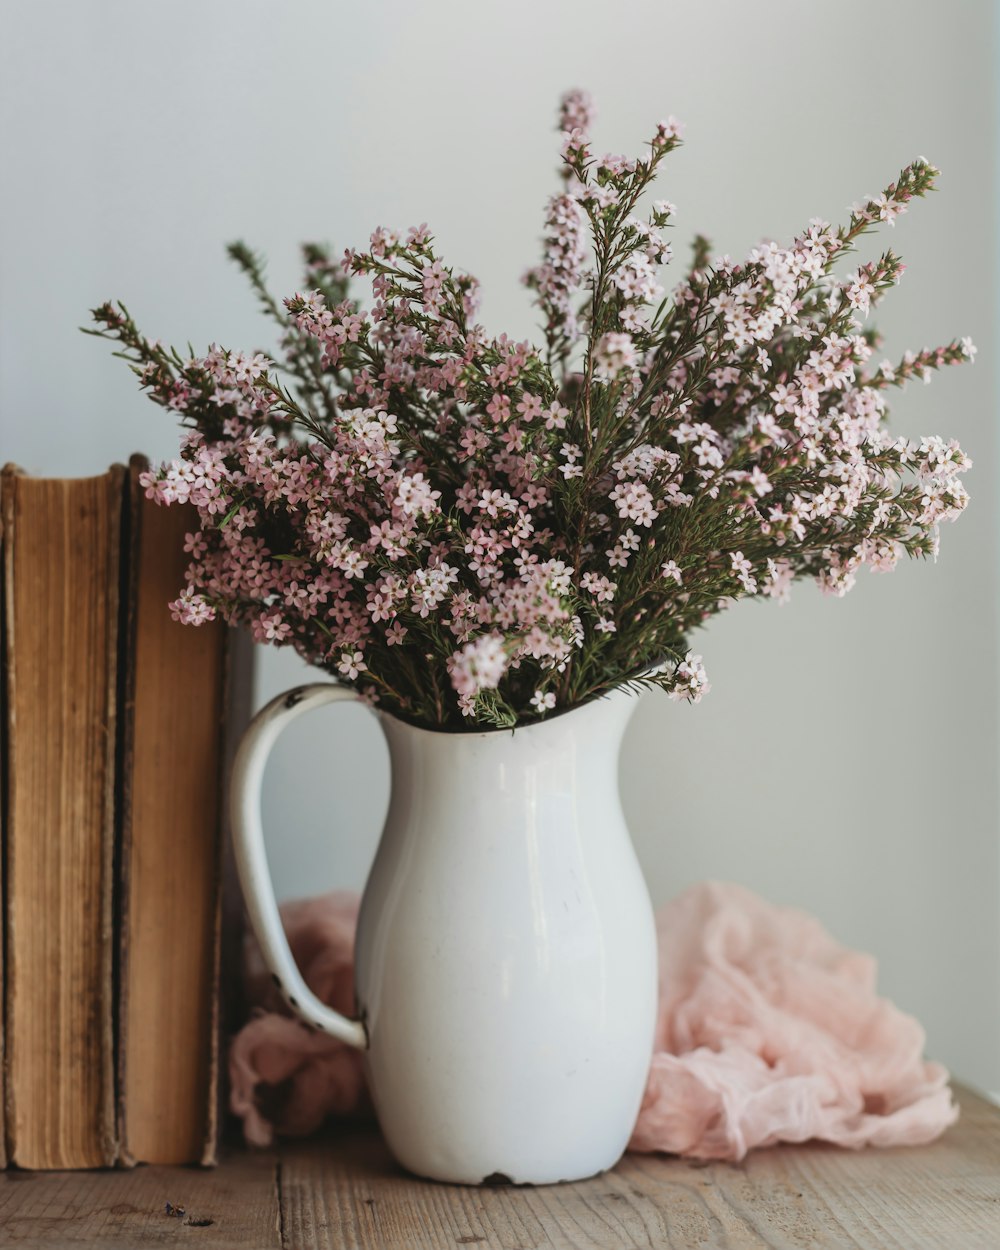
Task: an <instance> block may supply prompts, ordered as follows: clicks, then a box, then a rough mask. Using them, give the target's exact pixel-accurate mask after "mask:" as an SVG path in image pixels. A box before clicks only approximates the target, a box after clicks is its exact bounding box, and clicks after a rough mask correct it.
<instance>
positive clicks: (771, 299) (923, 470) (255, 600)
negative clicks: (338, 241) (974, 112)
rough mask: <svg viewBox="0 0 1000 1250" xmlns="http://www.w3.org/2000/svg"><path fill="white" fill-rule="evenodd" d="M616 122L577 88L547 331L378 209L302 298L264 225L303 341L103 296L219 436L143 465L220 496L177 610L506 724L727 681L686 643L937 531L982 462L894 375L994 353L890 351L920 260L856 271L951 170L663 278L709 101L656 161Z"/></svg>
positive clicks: (389, 700)
mask: <svg viewBox="0 0 1000 1250" xmlns="http://www.w3.org/2000/svg"><path fill="white" fill-rule="evenodd" d="M591 117H592V106H591V103H590V101H589V98H588V97H586V96H585V95H584V94H583V93H571V94H570V95H569V96H567V97H566V99H565V100H564V102H563V106H562V111H561V128H562V132H563V187H562V190H561V192H560V193H559V194H558V195H556V196H555V197H554V198H553V199H552V200H550V202H549V205H548V208H547V211H546V218H545V227H544V255H543V259H542V263H541V264H540V265H539V266H538V267H537V268H535V269H532V270H531V271H529V273H528V274H527V275H526V279H525V280H526V283H527V285H528V286H529V288H531V290H532V291H533V292H534V297H535V300H536V302H537V305H538V308H539V310H540V312H541V315H542V318H543V331H544V346H543V347H542V348H536V347H534V346H532V345H531V344H530V343H527V342H521V341H515V340H513V339H511V338H509V337H508V336H506V335H503V334H501V335H498V336H494V335H491V334H489V333H487V331H486V330H485V329H484V328H483V327H482V326H481V325H479V324H478V323H476V322H475V320H474V318H475V315H476V306H477V300H478V284H477V283H476V281H475V279H473V278H472V277H470V276H469V275H467V274H464V273H460V272H458V271H455V270H453V269H451V268H449V267H448V266H446V265H445V264H444V262H443V261H442V260H441V259H440V258H439V257H438V255H437V254H436V252H435V251H434V246H433V239H432V237H431V235H430V232H429V230H428V228H427V227H426V226H425V225H421V226H417V227H414V228H413V229H411V230H410V231H409V232H408V233H406V234H405V235H398V234H396V233H394V232H392V231H390V230H387V229H383V228H379V229H377V230H376V231H375V232H374V233H373V234H372V236H371V239H370V243H369V247H368V249H367V250H364V251H353V250H352V251H348V252H347V253H346V254H345V256H344V258H343V261H342V263H341V264H340V265H339V266H338V265H336V264H335V263H334V262H333V261H332V259H331V258H330V257H329V256H328V255H327V254H326V253H325V251H324V250H323V249H321V248H318V247H316V246H315V245H309V246H308V247H307V248H306V262H307V264H306V277H307V281H306V288H305V290H304V291H303V292H302V293H299V294H296V295H294V296H292V297H291V298H289V299H287V300H285V301H284V304H283V305H282V304H279V303H278V302H277V301H275V300H273V299H272V298H271V297H270V295H269V294H268V293H267V290H266V287H265V285H264V281H263V275H262V269H261V267H260V263H259V261H257V259H256V258H255V257H253V255H252V254H251V253H250V252H249V251H248V250H247V249H246V248H244V247H243V245H241V244H236V245H233V247H232V248H231V249H230V250H231V254H232V255H233V257H234V259H236V261H237V263H239V264H240V266H241V267H242V268H243V269H244V271H245V272H246V273H247V275H248V277H249V278H250V281H251V283H252V285H253V287H254V289H255V291H256V292H257V294H258V296H259V298H260V299H261V302H262V304H263V305H264V307H265V309H266V310H267V311H268V312H269V313H270V314H271V315H272V316H273V317H274V319H275V320H276V321H277V322H278V323H279V325H280V327H281V352H280V360H279V362H278V363H277V364H275V363H272V362H271V361H270V360H268V359H266V358H265V357H263V356H262V355H260V354H243V353H239V352H231V351H226V350H223V349H222V348H219V347H212V348H210V349H209V351H208V352H207V353H206V354H205V355H204V356H198V357H194V358H189V357H187V356H182V355H180V354H179V353H177V352H175V351H171V350H167V349H165V348H163V347H162V346H160V345H159V344H157V343H153V342H151V341H149V340H148V339H146V338H144V337H143V336H142V335H141V334H140V333H139V331H138V330H137V329H136V327H135V324H134V322H133V321H132V319H131V317H130V316H129V315H128V313H127V312H126V311H125V310H124V308H122V307H121V306H120V305H113V304H107V305H104V306H103V307H102V308H100V309H97V310H95V319H96V321H97V323H98V325H99V327H100V328H99V330H98V331H97V332H98V333H101V334H104V335H105V336H107V337H110V338H113V339H115V340H116V341H118V343H119V344H120V345H121V347H122V348H123V351H124V354H125V355H126V357H127V358H128V359H130V360H131V361H132V363H133V366H134V367H135V369H136V371H137V372H138V374H139V376H140V380H141V382H142V384H143V385H144V387H145V388H146V389H147V390H148V392H149V394H150V396H151V397H152V398H153V399H154V400H155V401H156V402H157V403H159V404H161V405H162V406H164V407H166V408H168V409H170V410H172V411H173V412H175V413H177V414H179V416H180V419H181V420H182V422H183V423H184V424H185V425H187V426H188V427H189V429H188V433H187V434H186V435H185V438H184V441H183V444H182V448H181V453H180V456H179V458H178V459H177V460H175V461H172V462H171V463H169V464H167V465H163V466H162V467H161V468H159V469H158V470H156V471H155V472H152V473H150V474H149V476H148V478H147V480H146V483H145V485H146V489H147V492H148V494H149V495H150V496H152V497H153V498H155V499H157V500H158V501H159V502H161V503H164V504H174V503H189V504H192V505H193V506H194V508H195V509H196V510H197V514H198V517H199V519H200V523H199V528H198V529H197V530H196V531H195V532H193V533H192V534H191V535H189V539H188V551H189V553H190V556H191V563H190V567H189V569H188V574H187V587H186V589H184V590H183V591H182V593H181V594H180V595H179V597H178V599H177V600H176V602H175V603H174V605H173V609H174V612H175V615H176V616H177V617H178V619H180V620H182V621H184V622H186V623H189V624H193V625H197V624H200V623H202V622H203V621H206V620H211V619H212V618H213V617H215V616H221V617H223V618H224V619H225V620H227V621H230V622H245V623H247V624H248V625H249V627H250V628H251V630H252V631H253V635H254V637H255V638H256V639H257V640H259V641H262V642H272V643H275V644H279V645H289V646H292V647H294V648H295V649H296V650H297V651H298V652H299V653H300V654H301V655H302V656H304V657H305V658H306V659H307V660H308V661H310V662H311V663H314V664H316V665H318V666H320V667H323V668H325V669H326V670H327V671H328V672H330V673H332V674H334V675H335V676H336V677H337V678H338V679H339V680H342V681H345V682H349V683H353V684H355V685H357V686H358V687H359V689H361V690H362V691H363V692H364V693H365V695H366V697H368V698H370V699H372V700H378V701H380V702H381V704H382V705H383V706H385V707H386V708H387V709H388V710H390V711H392V712H394V713H396V714H398V715H400V716H403V717H406V718H409V719H411V720H413V721H415V722H416V723H420V724H424V725H428V726H431V727H435V728H464V727H482V726H484V725H486V726H504V725H512V724H516V723H518V722H520V721H524V720H530V719H533V718H536V717H541V716H545V715H547V714H549V713H550V712H552V711H553V710H554V709H562V708H566V707H572V706H574V705H576V704H578V703H582V702H585V701H586V700H588V699H591V698H594V697H596V696H598V695H600V694H602V693H604V692H606V691H607V690H609V689H611V688H612V687H613V686H615V685H616V684H619V683H621V682H623V681H626V680H637V681H641V682H645V683H648V684H656V685H660V686H663V687H664V688H666V689H667V690H668V691H669V693H670V694H671V696H672V697H673V698H676V699H684V700H688V701H691V702H698V700H699V699H700V698H701V697H702V696H703V695H704V694H705V693H707V691H708V689H709V686H708V681H707V678H706V675H705V670H704V668H703V666H702V662H701V657H700V656H697V655H694V654H692V653H691V652H690V650H689V643H688V638H689V635H690V633H691V631H692V630H693V629H694V628H696V627H697V626H698V625H700V624H702V623H703V622H704V621H705V620H706V619H707V618H708V617H709V616H711V615H712V614H714V613H715V612H718V611H719V610H721V609H722V608H724V607H726V606H728V605H729V604H730V603H732V602H733V601H735V600H736V599H738V598H743V597H747V596H754V595H763V596H766V597H770V598H774V599H777V600H778V601H779V602H783V601H785V600H786V599H787V597H788V593H789V588H790V585H791V583H792V581H794V580H795V579H796V578H798V577H802V576H810V577H812V578H814V579H815V580H816V581H817V582H818V583H819V584H820V586H822V588H823V589H824V590H825V591H827V592H829V593H831V594H836V595H842V594H844V593H846V591H847V590H849V589H850V587H851V585H852V584H853V582H854V579H855V577H856V574H857V571H858V570H859V569H860V568H861V567H862V566H864V565H867V566H868V567H869V568H871V569H872V570H873V571H876V572H883V571H887V570H889V569H891V568H892V567H893V566H894V565H895V563H896V561H897V560H898V558H899V556H900V555H901V554H903V553H907V554H910V555H914V554H920V555H928V554H931V555H935V554H936V552H937V542H938V539H937V529H938V526H939V524H940V523H941V522H942V521H945V520H950V519H952V518H953V517H955V516H956V515H957V514H958V513H959V512H960V511H961V510H962V508H963V507H964V506H965V503H966V498H967V496H966V493H965V490H964V488H963V487H962V485H961V483H960V481H959V477H960V475H961V474H962V473H963V472H964V471H965V469H966V468H967V467H968V465H969V461H968V458H967V457H966V456H965V455H964V454H963V452H962V451H961V449H960V448H959V447H958V446H957V445H956V444H955V443H954V442H945V441H943V440H942V439H939V438H925V439H922V440H919V441H916V442H914V441H908V440H906V439H903V438H896V437H891V436H890V435H889V434H888V433H887V432H886V429H885V418H886V412H887V405H886V395H887V392H888V389H889V388H893V387H894V388H898V387H901V386H902V385H904V384H905V383H906V382H907V381H909V380H910V379H911V378H914V377H917V378H922V379H925V380H926V379H927V378H928V377H929V376H930V373H931V371H932V370H934V369H937V368H940V367H942V366H944V365H950V364H955V363H958V362H959V361H961V360H965V359H971V358H972V356H973V354H974V352H975V348H974V347H973V346H972V344H971V343H970V342H969V341H968V340H967V339H963V340H959V341H955V342H953V343H951V344H949V345H948V346H946V347H942V348H937V349H928V350H925V351H924V352H921V353H907V355H906V356H904V357H903V359H902V361H901V362H900V363H899V364H897V365H893V364H891V363H890V362H888V361H883V362H882V363H881V364H880V365H878V366H877V367H875V368H872V365H871V361H872V358H873V354H874V352H875V349H876V347H877V346H878V338H877V335H876V334H875V332H874V331H873V330H872V329H871V328H870V327H868V325H867V322H866V319H867V317H868V315H869V312H870V310H871V309H872V308H873V307H874V306H876V305H877V304H878V302H879V301H880V299H881V298H882V297H883V295H884V294H885V292H886V291H887V290H889V289H890V288H891V287H893V286H894V285H895V284H896V283H897V282H898V281H899V279H900V276H901V274H902V271H903V266H902V264H901V262H900V261H899V259H898V257H896V256H895V255H894V253H892V252H891V251H887V252H886V253H885V254H884V255H883V256H882V257H880V258H879V259H878V260H876V261H873V262H870V263H867V264H862V265H857V266H855V268H854V270H853V272H849V273H846V274H844V275H841V276H838V275H836V274H835V273H834V267H835V265H837V264H838V263H839V262H840V261H841V260H842V258H843V257H845V256H846V254H848V253H849V252H850V251H851V250H852V247H853V244H854V241H855V239H856V238H857V237H858V236H860V235H862V234H864V233H866V232H867V231H868V230H870V229H872V228H873V227H874V226H875V225H876V224H878V223H879V222H888V223H889V224H891V223H892V221H893V219H894V218H895V217H896V216H897V215H898V214H899V213H900V212H903V211H905V208H906V206H907V205H908V203H909V202H910V201H911V200H912V199H913V198H914V197H917V196H920V195H923V194H925V193H926V191H927V190H929V189H930V188H931V186H932V185H933V181H934V177H935V175H936V171H935V170H934V169H933V167H932V166H930V165H929V164H928V163H927V162H925V161H917V162H915V163H914V164H913V165H911V166H908V167H907V169H905V170H904V171H903V172H902V174H901V175H900V177H899V179H898V180H897V181H896V182H894V183H892V184H890V186H889V187H888V188H887V189H886V191H885V193H884V194H883V195H881V196H879V197H867V198H866V199H865V200H864V201H863V202H862V203H861V204H859V205H855V206H854V208H853V209H852V210H851V218H850V222H849V224H848V225H847V226H844V227H840V228H834V227H832V226H830V225H829V224H828V223H826V222H824V221H821V220H814V221H812V222H811V223H810V224H809V226H808V227H807V229H806V230H805V231H804V232H803V233H802V234H800V235H799V236H798V237H797V238H795V239H794V240H793V241H792V242H791V243H790V244H789V245H788V246H781V245H779V244H777V243H774V242H766V243H762V244H761V245H759V246H758V247H756V248H755V249H753V251H751V253H750V254H749V256H748V257H747V258H746V259H745V260H744V261H742V262H736V261H733V260H732V259H731V258H729V257H719V258H716V259H714V260H712V259H711V258H710V248H709V245H708V244H707V243H706V242H705V241H704V240H701V239H699V240H698V241H697V242H696V244H695V250H694V257H693V261H692V263H691V265H690V267H689V268H688V270H687V272H686V273H685V274H684V275H683V276H682V278H681V280H680V281H679V282H678V283H677V284H676V285H675V287H674V289H673V291H672V293H671V294H670V296H669V298H667V299H666V300H664V299H663V285H662V274H663V267H664V266H665V265H666V264H667V263H668V262H669V261H670V259H671V247H670V244H669V243H668V242H667V240H666V238H665V235H664V231H665V230H666V229H667V228H668V227H669V226H670V223H671V219H672V218H673V216H674V213H675V210H674V207H673V205H672V204H669V203H668V202H666V201H663V200H657V201H654V202H653V204H652V208H651V211H650V212H649V214H648V216H646V217H640V216H638V215H637V209H638V204H639V202H640V200H641V199H642V197H643V195H644V193H645V192H646V190H647V189H648V188H649V186H650V185H651V183H652V181H653V179H654V177H655V175H656V172H657V168H658V166H659V164H660V162H661V161H662V160H663V159H664V158H665V157H666V156H667V155H668V154H669V153H670V152H671V151H672V150H673V149H674V148H676V146H677V145H678V143H679V142H680V135H681V127H680V124H679V123H678V122H676V121H675V119H673V118H670V119H668V120H667V121H665V122H661V123H660V124H659V125H658V126H657V128H656V130H655V133H654V135H653V137H652V139H651V140H650V142H649V145H648V149H647V151H646V154H645V155H644V156H641V157H637V158H628V157H624V156H616V155H611V154H609V155H604V156H601V157H595V156H594V155H593V154H592V152H591V149H590V139H589V127H590V122H591ZM352 278H355V279H356V278H365V279H367V280H368V281H369V282H370V284H371V288H372V294H373V301H372V303H371V305H370V306H369V307H367V308H365V307H363V306H362V305H361V304H359V303H358V302H357V301H356V300H355V299H354V298H353V297H351V296H350V294H349V287H348V282H349V280H350V279H352Z"/></svg>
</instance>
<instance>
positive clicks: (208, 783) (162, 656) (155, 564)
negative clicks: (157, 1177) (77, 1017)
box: [119, 456, 250, 1165]
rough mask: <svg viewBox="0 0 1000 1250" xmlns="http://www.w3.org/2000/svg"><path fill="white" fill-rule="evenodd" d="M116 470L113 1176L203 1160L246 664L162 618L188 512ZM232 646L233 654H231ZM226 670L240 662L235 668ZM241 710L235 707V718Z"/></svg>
mask: <svg viewBox="0 0 1000 1250" xmlns="http://www.w3.org/2000/svg"><path fill="white" fill-rule="evenodd" d="M147 467H148V465H147V462H146V461H145V460H144V459H143V458H142V457H139V456H134V457H133V458H132V461H131V463H130V466H129V483H130V486H129V492H128V493H129V535H128V573H127V578H126V584H127V588H128V589H127V601H128V625H127V628H126V645H125V649H124V669H125V677H124V686H123V693H124V699H123V715H122V744H121V754H120V778H119V785H120V795H121V814H122V820H121V877H120V879H121V920H120V930H119V951H120V976H119V983H120V992H119V1132H120V1137H121V1162H122V1163H123V1164H125V1165H130V1164H134V1163H202V1164H211V1163H214V1162H215V1158H216V1144H217V1137H218V1126H219V1112H218V1106H219V1084H220V996H219V959H220V918H221V875H222V858H223V841H224V839H223V830H224V816H225V810H224V809H225V803H224V774H225V768H226V750H227V737H226V730H227V725H228V726H229V727H231V728H232V729H233V730H234V731H235V730H236V729H238V728H240V727H241V725H242V724H243V723H245V720H246V713H241V714H240V716H239V721H240V723H239V724H237V720H236V718H235V717H234V716H230V715H228V714H227V713H228V711H229V709H230V704H231V703H232V700H233V698H248V697H249V690H250V670H249V661H250V655H249V651H248V649H247V648H245V647H239V646H237V645H236V636H235V634H231V631H228V630H227V628H226V627H225V625H223V624H222V623H221V622H213V623H210V624H206V625H203V626H200V627H197V628H194V627H191V626H185V625H181V624H179V623H178V622H177V621H175V620H174V619H173V618H172V617H171V613H170V609H169V606H168V605H169V603H170V601H171V600H173V599H175V598H176V597H177V596H178V594H179V593H180V591H181V590H182V589H183V586H184V570H185V567H186V565H187V563H188V561H189V559H190V556H189V555H188V554H186V553H185V550H184V543H185V534H186V533H188V532H191V531H195V530H197V528H198V516H197V513H196V511H195V510H194V509H193V508H191V507H187V506H183V507H182V506H177V505H175V506H172V507H169V508H166V507H161V506H158V505H157V504H155V503H153V502H152V501H151V500H148V499H146V498H145V496H144V492H143V490H142V488H141V486H140V485H139V476H140V474H141V473H142V472H143V470H144V469H146V468H147ZM230 644H232V645H230ZM237 658H241V662H239V663H236V662H235V661H236V660H237ZM247 711H248V708H247Z"/></svg>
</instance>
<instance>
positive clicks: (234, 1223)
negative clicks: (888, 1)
mask: <svg viewBox="0 0 1000 1250" xmlns="http://www.w3.org/2000/svg"><path fill="white" fill-rule="evenodd" d="M277 1172H278V1163H277V1158H276V1156H275V1154H274V1153H273V1152H272V1151H253V1152H251V1151H240V1152H238V1153H236V1154H231V1155H229V1156H228V1157H227V1158H226V1159H225V1160H224V1161H223V1163H222V1165H221V1166H220V1167H219V1168H217V1169H214V1170H212V1171H206V1170H204V1169H202V1168H194V1167H190V1168H183V1167H161V1166H156V1167H138V1168H134V1169H129V1170H127V1171H106V1172H19V1171H9V1172H5V1173H3V1174H0V1245H3V1246H4V1247H7V1246H18V1247H29V1248H30V1250H62V1248H63V1247H72V1246H99V1247H101V1250H116V1248H117V1247H121V1248H122V1250H126V1248H127V1250H134V1248H136V1247H142V1246H173V1245H178V1246H191V1247H197V1248H198V1250H277V1248H278V1247H280V1246H281V1234H280V1216H279V1208H278V1186H277ZM168 1202H169V1203H171V1204H172V1205H173V1207H174V1208H181V1207H183V1208H184V1212H185V1213H184V1215H183V1216H181V1215H168V1214H167V1209H166V1204H167V1203H168Z"/></svg>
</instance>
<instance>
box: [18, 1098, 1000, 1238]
mask: <svg viewBox="0 0 1000 1250" xmlns="http://www.w3.org/2000/svg"><path fill="white" fill-rule="evenodd" d="M958 1096H959V1100H960V1101H961V1103H962V1118H961V1120H960V1121H959V1123H958V1124H957V1125H956V1126H955V1127H954V1128H952V1129H950V1130H949V1131H948V1133H946V1134H945V1136H944V1137H943V1138H941V1140H940V1141H938V1142H936V1143H935V1144H934V1145H932V1146H922V1147H913V1148H909V1149H896V1150H866V1151H861V1152H859V1153H855V1152H852V1151H845V1150H838V1149H836V1148H834V1147H829V1146H822V1145H807V1146H794V1147H793V1146H780V1147H777V1148H775V1149H771V1150H763V1151H759V1152H757V1153H754V1154H751V1155H750V1156H749V1157H748V1158H747V1159H746V1160H745V1161H744V1162H743V1163H741V1164H739V1165H731V1164H711V1165H704V1164H695V1163H689V1162H685V1161H684V1160H680V1159H674V1158H665V1157H660V1156H651V1155H627V1156H626V1157H625V1159H624V1160H623V1161H622V1162H621V1163H620V1164H619V1165H618V1167H617V1168H615V1169H614V1171H613V1172H609V1173H607V1174H605V1175H604V1176H600V1177H598V1178H597V1179H595V1180H590V1181H584V1182H582V1183H580V1184H575V1185H553V1186H547V1187H542V1188H539V1189H532V1188H518V1187H514V1186H502V1187H497V1188H490V1189H473V1188H464V1187H461V1186H451V1185H439V1184H431V1183H428V1182H424V1181H418V1180H414V1179H413V1178H412V1177H410V1176H407V1175H406V1174H404V1173H402V1172H401V1171H400V1170H399V1169H398V1168H397V1167H396V1166H395V1165H394V1164H393V1162H392V1161H391V1160H390V1158H389V1156H388V1154H387V1153H386V1150H385V1147H384V1146H383V1145H382V1142H381V1140H380V1138H379V1136H378V1134H377V1132H376V1131H375V1130H374V1129H372V1128H361V1129H359V1128H358V1127H357V1126H353V1127H351V1128H346V1127H345V1128H342V1129H339V1130H333V1131H331V1132H329V1133H327V1134H324V1135H322V1136H320V1137H317V1138H313V1139H311V1140H308V1141H300V1142H290V1143H283V1144H282V1145H280V1146H279V1147H278V1148H277V1149H275V1150H265V1151H253V1152H249V1151H236V1152H232V1153H230V1155H229V1156H228V1157H227V1158H226V1159H225V1160H224V1162H223V1163H222V1165H221V1166H220V1167H219V1168H218V1169H216V1170H215V1171H199V1170H197V1169H193V1168H165V1167H144V1168H136V1169H135V1170H133V1171H123V1172H48V1173H32V1172H15V1171H10V1172H6V1173H3V1174H0V1246H4V1247H6V1246H28V1247H32V1248H34V1250H50V1247H51V1248H53V1250H54V1248H56V1247H59V1248H60V1250H61V1248H62V1247H73V1246H80V1245H89V1246H100V1247H109V1248H111V1247H130V1248H132V1247H141V1246H190V1247H199V1248H200V1250H237V1248H238V1250H269V1248H270V1247H275V1248H280V1250H313V1248H314V1247H322V1248H323V1250H362V1248H363V1250H368V1248H369V1247H370V1248H371V1250H452V1247H459V1246H472V1247H476V1248H477V1250H494V1247H495V1248H497V1250H500V1248H502V1250H543V1248H544V1250H570V1248H573V1250H585V1248H586V1250H590V1248H591V1247H595V1248H596V1247H600V1250H606V1248H607V1250H631V1248H632V1247H644V1248H646V1250H650V1248H654V1250H659V1248H660V1247H663V1248H667V1247H670V1248H674V1247H676V1248H677V1250H681V1248H682V1247H683V1250H693V1248H694V1247H705V1248H711V1250H715V1248H719V1250H768V1248H773V1250H778V1248H780V1250H827V1247H831V1248H832V1247H837V1248H838V1250H839V1248H840V1247H864V1248H865V1250H882V1247H894V1248H898V1250H1000V1109H997V1108H996V1107H994V1106H992V1105H991V1104H990V1103H988V1102H986V1101H985V1100H984V1099H982V1098H980V1097H978V1096H977V1095H975V1094H973V1093H971V1092H969V1091H966V1090H962V1089H959V1090H958ZM168 1203H169V1204H171V1207H172V1208H173V1211H174V1213H173V1214H168V1209H167V1204H168ZM181 1208H183V1212H181V1210H180V1209H181Z"/></svg>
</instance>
